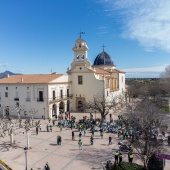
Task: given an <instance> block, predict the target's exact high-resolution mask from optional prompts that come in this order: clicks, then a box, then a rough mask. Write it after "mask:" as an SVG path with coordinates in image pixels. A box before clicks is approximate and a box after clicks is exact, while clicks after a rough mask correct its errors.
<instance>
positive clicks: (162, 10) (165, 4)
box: [100, 0, 170, 52]
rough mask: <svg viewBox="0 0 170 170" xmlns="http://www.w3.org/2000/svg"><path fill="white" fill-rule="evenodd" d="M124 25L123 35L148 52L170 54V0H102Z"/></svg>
mask: <svg viewBox="0 0 170 170" xmlns="http://www.w3.org/2000/svg"><path fill="white" fill-rule="evenodd" d="M100 2H102V3H103V4H104V5H105V8H106V9H107V10H108V11H109V12H110V14H111V13H113V15H114V16H115V12H116V13H118V15H119V16H121V17H119V19H121V21H122V23H123V32H122V35H123V37H125V38H129V39H132V40H137V41H138V42H139V43H140V44H141V45H142V46H144V47H145V48H146V49H147V50H154V49H161V50H164V51H167V52H170V10H169V9H170V0H114V1H113V0H101V1H100Z"/></svg>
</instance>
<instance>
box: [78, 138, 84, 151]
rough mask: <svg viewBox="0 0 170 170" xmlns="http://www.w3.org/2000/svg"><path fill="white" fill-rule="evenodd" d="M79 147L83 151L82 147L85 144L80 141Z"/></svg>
mask: <svg viewBox="0 0 170 170" xmlns="http://www.w3.org/2000/svg"><path fill="white" fill-rule="evenodd" d="M78 145H79V150H80V149H81V150H82V145H83V143H82V141H81V140H80V139H79V141H78Z"/></svg>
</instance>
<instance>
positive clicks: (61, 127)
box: [60, 123, 63, 132]
mask: <svg viewBox="0 0 170 170" xmlns="http://www.w3.org/2000/svg"><path fill="white" fill-rule="evenodd" d="M62 129H63V125H62V124H61V123H60V132H61V131H62Z"/></svg>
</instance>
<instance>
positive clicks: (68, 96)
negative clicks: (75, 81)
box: [67, 89, 69, 97]
mask: <svg viewBox="0 0 170 170" xmlns="http://www.w3.org/2000/svg"><path fill="white" fill-rule="evenodd" d="M67 97H69V89H67Z"/></svg>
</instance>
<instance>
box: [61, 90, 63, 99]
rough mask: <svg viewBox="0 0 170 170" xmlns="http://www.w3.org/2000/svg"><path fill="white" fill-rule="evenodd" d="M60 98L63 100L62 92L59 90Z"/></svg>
mask: <svg viewBox="0 0 170 170" xmlns="http://www.w3.org/2000/svg"><path fill="white" fill-rule="evenodd" d="M60 98H61V99H62V98H63V90H60Z"/></svg>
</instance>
